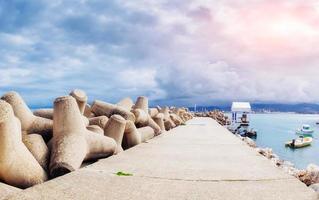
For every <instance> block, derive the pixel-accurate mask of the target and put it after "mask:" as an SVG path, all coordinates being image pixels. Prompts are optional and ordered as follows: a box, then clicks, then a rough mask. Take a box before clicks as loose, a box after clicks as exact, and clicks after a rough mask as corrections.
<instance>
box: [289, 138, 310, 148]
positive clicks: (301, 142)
mask: <svg viewBox="0 0 319 200" xmlns="http://www.w3.org/2000/svg"><path fill="white" fill-rule="evenodd" d="M311 143H312V137H300V138H297V139H293V140H291V141H288V142H286V144H285V145H286V146H288V147H291V148H302V147H306V146H310V145H311Z"/></svg>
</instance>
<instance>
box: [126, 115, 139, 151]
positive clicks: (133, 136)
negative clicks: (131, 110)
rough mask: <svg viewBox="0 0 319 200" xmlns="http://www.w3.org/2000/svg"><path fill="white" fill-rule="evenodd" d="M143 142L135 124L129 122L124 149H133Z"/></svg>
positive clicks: (127, 122)
mask: <svg viewBox="0 0 319 200" xmlns="http://www.w3.org/2000/svg"><path fill="white" fill-rule="evenodd" d="M141 142H142V141H141V134H140V133H139V132H138V130H137V128H136V126H135V124H134V123H133V122H132V121H130V120H127V121H126V126H125V131H124V138H123V142H122V146H123V148H124V149H128V148H131V147H133V146H135V145H138V144H140V143H141Z"/></svg>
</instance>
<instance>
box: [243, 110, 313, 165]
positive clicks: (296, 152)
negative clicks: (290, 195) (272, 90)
mask: <svg viewBox="0 0 319 200" xmlns="http://www.w3.org/2000/svg"><path fill="white" fill-rule="evenodd" d="M249 120H250V128H253V129H255V130H257V134H258V135H257V138H256V139H255V142H256V144H257V146H258V147H263V148H265V147H269V148H272V150H273V152H274V153H275V154H277V155H278V156H279V157H280V159H283V160H287V161H290V162H292V163H293V164H294V165H295V167H296V168H299V169H305V168H306V167H307V165H309V164H310V163H313V164H316V165H319V125H317V124H316V122H319V115H315V114H295V113H269V114H268V113H267V114H249ZM303 124H308V125H310V126H311V127H312V128H313V129H314V130H315V132H314V133H313V142H312V144H311V146H308V147H304V148H299V149H291V148H289V147H285V142H287V141H289V140H291V139H293V138H297V137H298V136H297V135H296V130H297V129H298V128H301V126H302V125H303Z"/></svg>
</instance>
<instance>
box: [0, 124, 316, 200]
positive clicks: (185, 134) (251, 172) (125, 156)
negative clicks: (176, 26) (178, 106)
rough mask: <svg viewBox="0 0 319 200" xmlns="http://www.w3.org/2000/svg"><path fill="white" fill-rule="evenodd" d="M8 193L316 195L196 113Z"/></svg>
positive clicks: (229, 199) (227, 197) (225, 198)
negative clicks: (139, 141) (71, 169)
mask: <svg viewBox="0 0 319 200" xmlns="http://www.w3.org/2000/svg"><path fill="white" fill-rule="evenodd" d="M117 172H124V173H128V174H130V176H118V175H116V173H117ZM8 190H10V188H9V189H8ZM0 191H1V185H0ZM5 194H7V196H2V198H4V199H113V200H115V199H116V200H122V199H123V200H126V199H127V200H128V199H138V200H140V199H145V200H151V199H163V200H164V199H165V200H167V199H201V200H205V199H210V200H211V199H213V200H256V199H258V200H263V199H265V200H266V199H267V200H271V199H274V200H281V199H282V200H287V199H289V200H301V199H303V200H308V199H309V200H310V199H316V194H315V192H314V191H313V190H311V189H310V188H308V187H306V185H304V184H303V183H302V182H300V181H299V180H297V179H296V178H294V177H293V176H290V175H288V174H286V173H285V172H284V171H282V170H281V169H279V168H277V167H275V166H273V165H272V164H271V162H270V161H269V160H267V159H266V158H265V157H263V156H261V155H259V154H258V153H257V152H256V151H255V150H254V149H253V148H251V147H249V146H247V145H246V144H245V143H244V142H242V141H241V140H239V139H238V138H237V137H236V136H234V135H233V134H232V133H230V132H229V131H228V130H227V129H226V128H224V127H223V126H221V125H219V124H218V123H217V122H216V121H214V120H213V119H211V118H194V119H192V120H190V121H188V122H187V124H186V125H185V126H179V127H177V128H175V129H173V130H171V131H168V132H165V133H164V134H162V135H160V136H158V137H156V138H153V139H151V140H149V141H148V142H146V143H143V144H140V145H138V146H135V147H133V148H131V149H128V150H127V151H124V152H122V153H120V154H118V155H115V156H111V157H109V158H106V159H101V160H99V161H97V162H95V163H93V164H91V165H88V166H86V167H83V168H81V169H80V170H77V171H75V172H72V173H69V174H67V175H65V176H62V177H59V178H56V179H53V180H50V181H48V182H45V183H43V184H40V185H37V186H34V187H31V188H29V189H26V190H15V189H14V191H12V192H7V193H5ZM0 199H1V197H0Z"/></svg>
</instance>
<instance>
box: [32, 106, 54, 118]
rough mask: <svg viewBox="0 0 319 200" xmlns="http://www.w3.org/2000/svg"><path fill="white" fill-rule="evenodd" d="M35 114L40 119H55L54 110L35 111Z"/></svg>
mask: <svg viewBox="0 0 319 200" xmlns="http://www.w3.org/2000/svg"><path fill="white" fill-rule="evenodd" d="M33 114H34V115H35V116H38V117H43V118H47V119H53V109H52V108H45V109H37V110H35V111H33Z"/></svg>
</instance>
